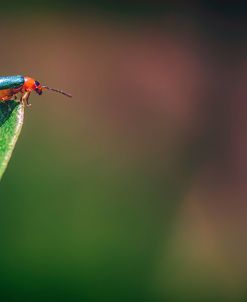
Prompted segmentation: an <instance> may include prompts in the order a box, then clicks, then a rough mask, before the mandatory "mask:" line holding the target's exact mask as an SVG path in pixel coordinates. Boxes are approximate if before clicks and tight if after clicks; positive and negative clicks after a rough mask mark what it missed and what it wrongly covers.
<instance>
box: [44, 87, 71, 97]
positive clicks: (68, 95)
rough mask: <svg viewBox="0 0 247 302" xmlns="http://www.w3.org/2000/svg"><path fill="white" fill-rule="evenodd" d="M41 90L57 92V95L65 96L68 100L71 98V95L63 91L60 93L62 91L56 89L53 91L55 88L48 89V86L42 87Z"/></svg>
mask: <svg viewBox="0 0 247 302" xmlns="http://www.w3.org/2000/svg"><path fill="white" fill-rule="evenodd" d="M42 88H44V89H48V90H52V91H55V92H58V93H61V94H63V95H66V96H67V97H69V98H71V97H72V95H71V94H70V93H67V92H64V91H62V90H58V89H55V88H50V87H48V86H42Z"/></svg>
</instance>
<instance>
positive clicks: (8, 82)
mask: <svg viewBox="0 0 247 302" xmlns="http://www.w3.org/2000/svg"><path fill="white" fill-rule="evenodd" d="M44 89H46V90H47V89H48V90H52V91H55V92H58V93H62V94H63V95H66V96H68V97H71V94H69V93H66V92H64V91H62V90H57V89H54V88H49V87H47V86H42V85H41V84H40V83H39V82H38V81H36V80H34V79H33V78H30V77H28V76H22V75H14V76H6V77H0V102H1V101H2V102H4V101H9V100H13V99H14V100H16V99H17V94H18V93H20V94H21V98H20V102H21V103H25V104H26V105H27V106H29V105H30V104H29V102H28V99H29V96H30V94H31V92H32V91H35V92H36V93H37V94H39V95H41V94H42V92H43V90H44Z"/></svg>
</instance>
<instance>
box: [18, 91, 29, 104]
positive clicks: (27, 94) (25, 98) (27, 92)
mask: <svg viewBox="0 0 247 302" xmlns="http://www.w3.org/2000/svg"><path fill="white" fill-rule="evenodd" d="M30 93H31V92H29V91H26V92H24V94H23V95H22V97H21V100H20V102H21V103H24V104H26V105H27V107H29V106H31V104H29V102H28V99H29V96H30Z"/></svg>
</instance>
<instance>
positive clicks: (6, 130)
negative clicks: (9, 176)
mask: <svg viewBox="0 0 247 302" xmlns="http://www.w3.org/2000/svg"><path fill="white" fill-rule="evenodd" d="M23 118H24V105H23V104H20V103H17V102H15V101H7V102H6V101H5V102H0V180H1V178H2V176H3V173H4V171H5V169H6V167H7V165H8V162H9V160H10V158H11V155H12V152H13V150H14V147H15V144H16V142H17V139H18V136H19V134H20V132H21V128H22V124H23Z"/></svg>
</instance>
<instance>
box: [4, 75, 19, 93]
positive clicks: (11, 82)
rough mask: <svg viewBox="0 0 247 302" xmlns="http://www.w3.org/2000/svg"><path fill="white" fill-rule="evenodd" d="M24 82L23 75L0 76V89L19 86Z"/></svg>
mask: <svg viewBox="0 0 247 302" xmlns="http://www.w3.org/2000/svg"><path fill="white" fill-rule="evenodd" d="M23 84H24V77H23V76H22V75H15V76H7V77H0V90H4V89H11V88H19V87H20V86H22V85H23Z"/></svg>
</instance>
